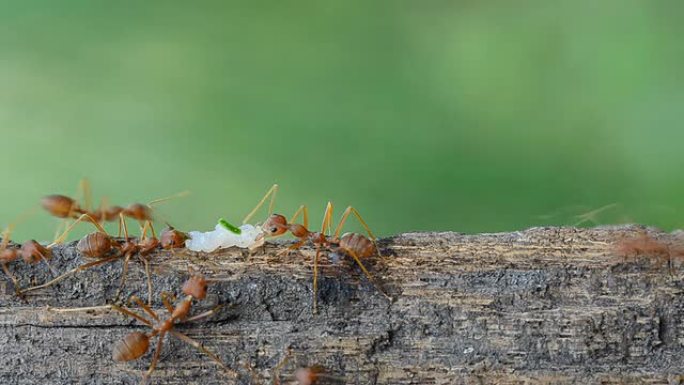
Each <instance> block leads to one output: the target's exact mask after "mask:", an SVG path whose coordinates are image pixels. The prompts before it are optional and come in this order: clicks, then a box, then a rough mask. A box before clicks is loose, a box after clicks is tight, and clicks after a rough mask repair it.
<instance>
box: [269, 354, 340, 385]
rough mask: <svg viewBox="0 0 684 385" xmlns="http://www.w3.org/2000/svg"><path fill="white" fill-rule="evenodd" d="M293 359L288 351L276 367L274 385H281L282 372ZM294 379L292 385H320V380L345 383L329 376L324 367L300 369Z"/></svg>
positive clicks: (313, 366)
mask: <svg viewBox="0 0 684 385" xmlns="http://www.w3.org/2000/svg"><path fill="white" fill-rule="evenodd" d="M291 357H292V350H291V349H288V350H287V353H286V354H285V357H283V359H282V360H280V362H279V363H278V364H277V365H276V367H275V369H274V372H275V373H274V376H273V385H281V382H280V370H281V369H282V368H283V367H284V366H285V365H286V364H287V362H288V361H289V360H290V358H291ZM292 378H293V379H294V382H292V384H295V383H296V384H297V385H316V384H318V383H319V380H323V379H327V380H332V381H335V383H337V382H338V381H339V382H343V381H344V378H342V377H336V376H331V375H330V374H328V373H327V371H326V369H325V367H323V366H322V365H312V366H306V367H299V368H297V369H295V371H294V373H293V374H292Z"/></svg>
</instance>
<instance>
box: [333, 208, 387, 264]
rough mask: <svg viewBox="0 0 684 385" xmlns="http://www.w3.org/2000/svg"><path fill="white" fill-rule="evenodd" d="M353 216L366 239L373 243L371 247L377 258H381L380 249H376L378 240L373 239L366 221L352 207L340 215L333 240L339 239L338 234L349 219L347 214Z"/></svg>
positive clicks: (373, 236) (373, 235)
mask: <svg viewBox="0 0 684 385" xmlns="http://www.w3.org/2000/svg"><path fill="white" fill-rule="evenodd" d="M352 213H353V214H354V216H356V218H357V219H358V220H359V222H360V223H361V226H363V228H364V229H365V230H366V232H367V233H368V238H370V240H371V242H373V246H374V247H375V250H376V251H377V252H378V256H380V257H382V254H381V253H380V249H379V248H378V239H377V238H376V237H375V234H373V232H372V231H371V229H370V227H368V224H367V223H366V221H364V220H363V218H362V217H361V214H359V212H358V210H356V209H355V208H354V207H352V206H349V207H347V209H346V210H344V213H343V214H342V217H341V218H340V222H339V223H338V224H337V227H336V228H335V234H334V236H333V237H334V239H340V233H341V232H342V228H343V227H344V223H345V222H346V221H347V218H348V217H349V214H352Z"/></svg>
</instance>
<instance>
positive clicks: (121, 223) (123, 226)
mask: <svg viewBox="0 0 684 385" xmlns="http://www.w3.org/2000/svg"><path fill="white" fill-rule="evenodd" d="M121 229H123V232H124V239H125V240H126V241H128V225H127V224H126V217H124V215H123V213H119V236H121Z"/></svg>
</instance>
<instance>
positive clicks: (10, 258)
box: [0, 213, 59, 298]
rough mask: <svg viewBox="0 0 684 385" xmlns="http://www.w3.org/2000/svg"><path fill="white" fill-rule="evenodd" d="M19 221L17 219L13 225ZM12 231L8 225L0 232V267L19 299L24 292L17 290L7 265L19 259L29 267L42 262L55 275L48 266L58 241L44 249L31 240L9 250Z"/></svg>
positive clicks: (12, 227) (15, 282)
mask: <svg viewBox="0 0 684 385" xmlns="http://www.w3.org/2000/svg"><path fill="white" fill-rule="evenodd" d="M29 215H30V214H28V213H27V214H23V215H22V217H23V218H21V219H26V217H28V216H29ZM19 221H20V219H17V220H16V221H15V223H17V222H19ZM13 229H14V225H13V224H10V225H8V226H7V228H5V230H4V231H3V232H2V243H0V265H1V266H2V270H3V272H4V273H5V275H7V277H8V278H9V279H10V280H11V281H12V284H13V285H14V292H15V293H16V295H17V296H18V297H19V298H24V292H23V291H22V290H21V289H20V288H19V280H17V278H16V277H15V276H14V274H12V273H11V272H10V271H9V266H8V264H9V263H13V262H15V261H17V260H18V259H19V258H21V259H23V260H24V262H25V263H28V264H31V265H34V264H36V263H38V262H40V261H43V262H44V263H45V265H47V267H48V269H49V270H50V272H51V273H52V274H53V275H55V274H56V272H55V271H54V270H53V269H52V266H50V262H49V259H51V258H52V251H51V249H52V247H54V246H55V245H56V244H57V243H59V241H58V240H55V242H53V243H51V244H50V245H48V246H47V247H46V246H43V245H41V244H40V243H38V242H37V241H35V240H33V239H31V240H28V241H26V242H24V243H23V244H22V245H20V246H19V247H18V248H17V247H12V248H10V247H9V243H10V238H11V234H12V230H13Z"/></svg>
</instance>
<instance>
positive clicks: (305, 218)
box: [289, 205, 309, 229]
mask: <svg viewBox="0 0 684 385" xmlns="http://www.w3.org/2000/svg"><path fill="white" fill-rule="evenodd" d="M300 214H303V216H302V218H303V222H302V225H304V227H306V228H307V229H308V228H309V209H308V208H307V207H306V205H301V206H299V208H298V209H297V211H295V213H294V214H293V215H292V218H291V219H290V222H289V223H294V221H295V220H297V217H299V215H300Z"/></svg>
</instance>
